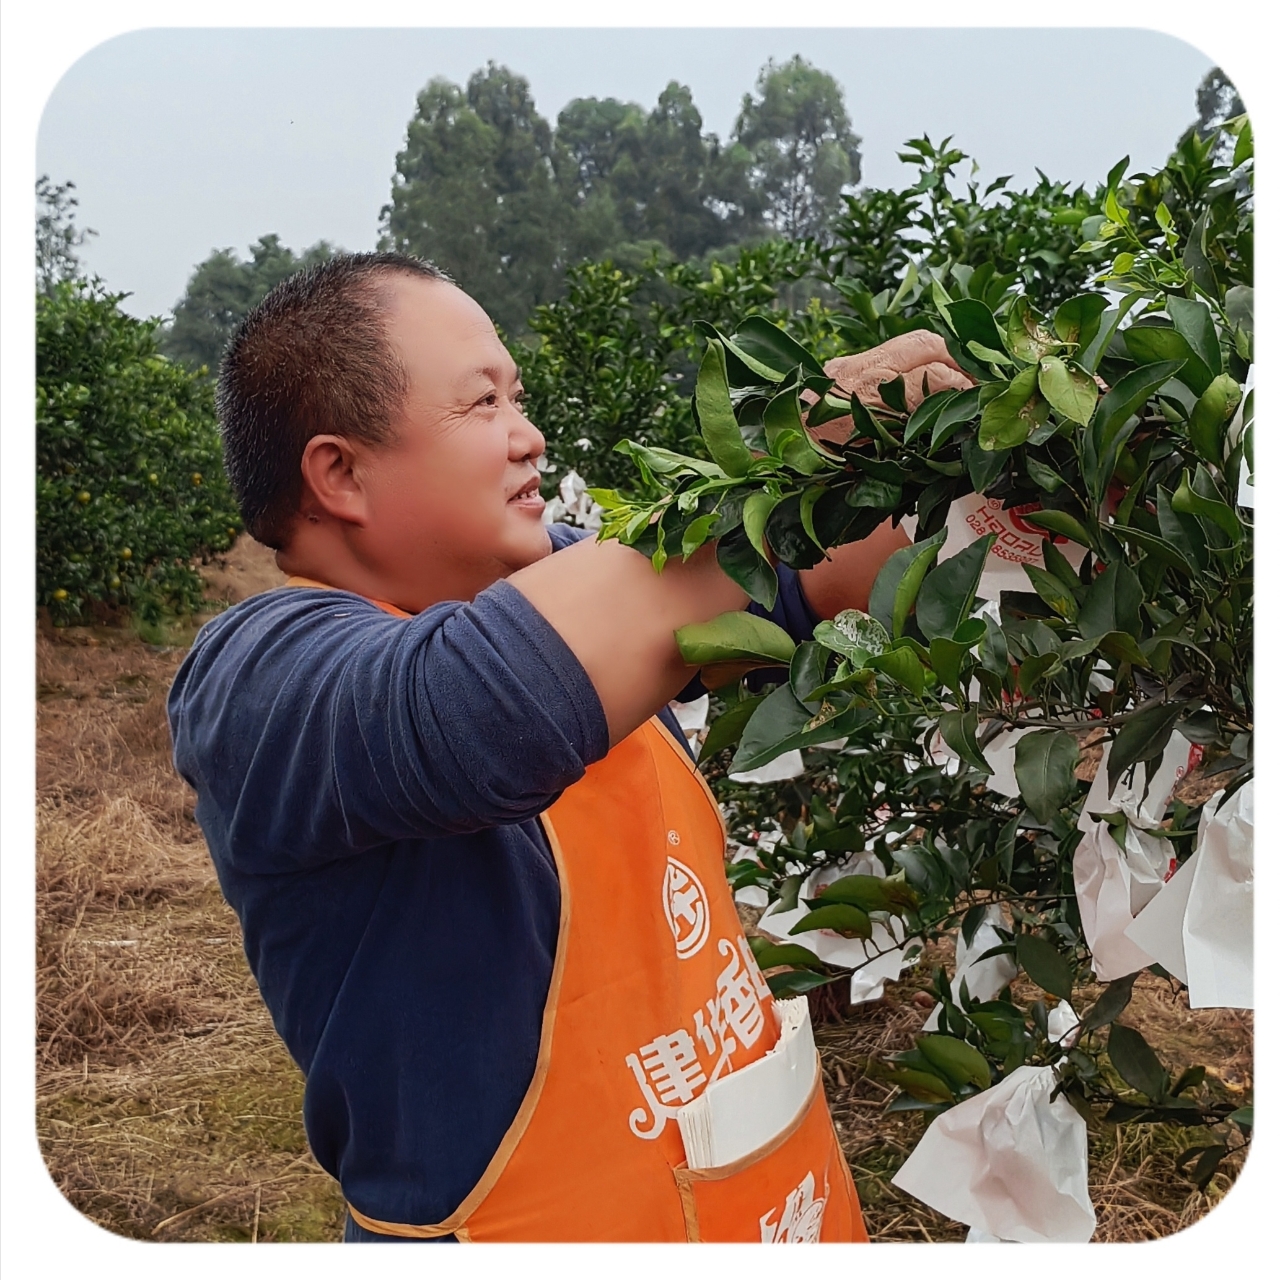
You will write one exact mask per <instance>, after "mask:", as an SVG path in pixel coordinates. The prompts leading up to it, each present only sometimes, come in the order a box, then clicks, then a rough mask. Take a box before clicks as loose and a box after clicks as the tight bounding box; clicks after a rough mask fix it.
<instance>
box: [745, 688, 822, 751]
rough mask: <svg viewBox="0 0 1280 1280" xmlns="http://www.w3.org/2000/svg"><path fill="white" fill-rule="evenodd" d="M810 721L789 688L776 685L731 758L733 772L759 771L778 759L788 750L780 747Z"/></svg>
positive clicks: (801, 731)
mask: <svg viewBox="0 0 1280 1280" xmlns="http://www.w3.org/2000/svg"><path fill="white" fill-rule="evenodd" d="M812 719H813V712H812V711H810V710H809V708H808V707H806V706H805V705H804V703H803V702H801V701H800V700H799V699H798V698H797V697H796V695H795V694H794V693H792V692H791V686H790V685H789V684H784V685H779V687H778V688H776V689H775V690H774V691H773V692H772V693H770V694H769V695H768V696H767V697H766V698H765V699H764V700H763V702H761V704H760V705H759V706H758V707H757V708H756V709H755V714H754V715H752V717H751V719H750V720H749V721H748V722H747V725H746V728H745V730H744V731H743V734H742V741H741V742H740V743H739V745H738V750H737V753H736V754H735V755H734V757H733V765H732V769H733V771H734V772H735V773H739V772H742V771H744V770H747V769H754V768H758V767H759V766H760V765H761V764H766V763H768V761H770V760H772V759H774V758H775V757H776V756H779V755H781V754H782V751H783V750H786V749H787V748H785V747H782V746H781V744H782V743H784V742H785V741H787V740H788V739H789V738H791V737H792V736H793V735H796V734H800V733H803V732H804V727H805V725H807V724H808V723H809V721H810V720H812ZM775 748H777V749H775Z"/></svg>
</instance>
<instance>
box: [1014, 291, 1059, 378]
mask: <svg viewBox="0 0 1280 1280" xmlns="http://www.w3.org/2000/svg"><path fill="white" fill-rule="evenodd" d="M1006 334H1007V338H1008V341H1007V343H1006V345H1007V346H1008V348H1009V350H1010V351H1011V352H1013V354H1014V355H1015V356H1017V357H1018V359H1020V360H1027V361H1030V362H1031V363H1032V364H1034V363H1035V362H1036V361H1037V360H1039V359H1040V358H1041V357H1042V356H1047V355H1050V354H1051V353H1053V352H1055V351H1061V350H1062V344H1061V343H1060V342H1059V341H1058V340H1057V338H1056V336H1055V335H1054V334H1053V333H1052V332H1051V331H1050V330H1049V329H1046V328H1045V318H1044V316H1042V315H1040V313H1039V312H1038V311H1036V310H1035V309H1034V308H1033V307H1032V305H1031V302H1030V299H1028V298H1027V296H1026V294H1022V295H1021V296H1019V297H1018V298H1016V299H1015V300H1014V304H1013V307H1012V308H1011V310H1010V312H1009V323H1008V325H1007V327H1006Z"/></svg>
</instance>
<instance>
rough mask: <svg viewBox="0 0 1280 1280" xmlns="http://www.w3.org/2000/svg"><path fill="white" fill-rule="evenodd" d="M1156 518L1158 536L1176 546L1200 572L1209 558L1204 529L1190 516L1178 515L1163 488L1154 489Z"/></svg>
mask: <svg viewBox="0 0 1280 1280" xmlns="http://www.w3.org/2000/svg"><path fill="white" fill-rule="evenodd" d="M1156 520H1157V523H1158V524H1159V527H1160V536H1161V537H1162V538H1163V539H1164V540H1165V541H1166V542H1167V543H1168V544H1169V545H1170V546H1171V547H1174V548H1176V550H1177V551H1178V553H1179V554H1180V555H1181V556H1182V557H1183V558H1184V559H1185V560H1186V561H1187V563H1188V564H1190V565H1193V566H1194V567H1195V569H1196V570H1197V572H1202V571H1203V570H1204V568H1205V566H1206V564H1207V563H1208V559H1209V552H1208V548H1207V547H1206V545H1205V538H1204V530H1203V529H1201V527H1200V525H1199V524H1198V523H1197V522H1196V521H1195V520H1194V519H1192V518H1191V517H1190V516H1183V515H1179V514H1178V512H1176V511H1174V509H1173V504H1172V503H1171V502H1170V499H1169V493H1168V491H1167V490H1165V489H1159V488H1158V489H1157V490H1156Z"/></svg>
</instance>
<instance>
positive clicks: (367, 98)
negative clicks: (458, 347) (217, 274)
mask: <svg viewBox="0 0 1280 1280" xmlns="http://www.w3.org/2000/svg"><path fill="white" fill-rule="evenodd" d="M796 53H799V54H801V55H802V56H804V57H805V58H807V59H808V60H809V61H811V62H812V63H814V64H815V65H816V66H818V67H820V68H822V69H823V70H825V71H828V72H830V73H831V74H832V75H834V76H835V77H836V78H837V79H838V80H839V81H840V82H841V84H842V85H843V86H844V90H845V100H846V104H847V107H848V111H849V116H850V119H851V121H852V124H853V128H854V130H855V131H856V132H857V133H859V134H860V135H861V136H862V138H863V146H862V151H863V181H864V183H866V184H868V185H872V186H901V185H904V184H905V182H906V181H908V180H909V178H910V174H911V173H912V172H913V171H909V170H908V169H907V168H906V167H905V166H904V165H902V164H901V163H900V162H899V161H898V159H897V156H896V153H897V150H898V149H899V148H900V147H901V145H902V143H903V142H905V141H906V139H908V138H910V137H914V136H917V135H918V134H919V133H921V132H928V133H929V135H930V136H931V137H932V138H934V140H935V141H939V140H941V138H942V137H944V136H945V135H947V134H951V135H954V140H955V145H957V146H959V147H961V148H962V149H964V150H965V151H967V152H969V153H970V154H971V155H974V156H975V157H976V158H977V159H978V160H979V162H980V164H981V170H980V175H979V176H980V177H981V178H982V179H983V180H990V179H992V178H995V177H996V176H998V175H1001V174H1005V173H1011V174H1013V176H1014V179H1015V183H1016V184H1017V185H1029V184H1031V183H1033V182H1034V181H1035V176H1036V175H1035V169H1036V167H1037V166H1039V167H1040V168H1041V169H1043V170H1044V171H1045V172H1046V173H1047V174H1048V175H1049V176H1050V177H1051V178H1055V179H1063V180H1066V181H1070V182H1072V183H1076V182H1087V183H1094V182H1097V181H1098V180H1100V179H1101V178H1103V177H1104V176H1105V174H1106V172H1107V170H1108V169H1109V168H1110V167H1111V165H1112V164H1114V163H1115V161H1116V160H1118V159H1119V158H1120V157H1121V156H1123V155H1126V154H1128V155H1129V156H1130V157H1131V158H1132V162H1133V166H1134V167H1135V168H1149V167H1152V166H1156V165H1159V164H1160V163H1161V162H1162V161H1163V159H1164V158H1165V156H1166V155H1167V154H1168V152H1169V150H1170V148H1171V147H1172V145H1173V143H1174V142H1175V140H1176V139H1177V136H1178V134H1179V133H1181V131H1182V130H1183V129H1184V128H1185V127H1186V126H1187V125H1188V124H1190V123H1191V121H1192V120H1193V119H1194V117H1195V89H1196V86H1197V85H1198V83H1199V81H1200V79H1201V77H1202V76H1203V75H1204V73H1205V72H1206V71H1207V70H1208V69H1209V68H1210V66H1211V65H1212V64H1211V62H1210V60H1209V59H1208V58H1207V57H1206V56H1205V55H1203V54H1202V53H1200V52H1199V50H1197V49H1195V48H1194V47H1192V46H1191V45H1188V44H1186V43H1184V42H1182V41H1180V40H1178V39H1176V38H1174V37H1172V36H1167V35H1162V34H1158V33H1155V32H1151V31H1142V30H1129V31H1116V30H1107V31H1102V30H1097V31H1089V30H1043V29H1039V30H1010V29H1006V30H995V31H982V30H972V29H961V30H942V29H912V30H883V29H880V30H857V29H845V30H828V31H821V30H797V31H787V30H776V31H769V30H759V29H754V30H701V31H697V30H679V31H674V30H661V29H657V30H655V29H647V30H631V31H627V30H581V29H579V30H574V29H561V30H554V29H550V30H549V29H541V30H524V31H522V30H501V29H496V30H495V29H487V30H429V29H412V30H385V29H384V30H320V29H311V30H308V29H298V30H284V29H281V30H261V29H254V30H248V29H231V30H191V29H186V30H150V31H142V32H134V33H130V34H128V35H123V36H119V37H117V38H115V39H114V40H110V41H108V42H106V43H105V44H102V45H99V46H98V47H97V48H96V49H94V50H92V51H91V52H90V53H88V54H87V55H85V57H83V58H82V59H81V60H80V61H79V62H78V63H76V64H75V66H73V67H72V68H71V69H70V70H69V71H68V72H67V74H66V75H65V76H64V78H63V79H62V81H61V82H60V83H59V85H58V87H57V88H56V90H55V91H54V94H53V96H52V98H51V99H50V101H49V104H48V106H47V107H46V109H45V113H44V117H43V120H42V122H41V128H40V136H39V147H38V172H41V173H48V174H49V176H50V177H51V178H52V179H53V180H54V181H55V182H62V181H66V180H67V179H71V180H73V181H74V182H75V183H76V186H77V189H78V195H79V197H80V211H79V221H80V223H81V225H83V226H88V227H93V228H95V229H96V230H97V231H98V233H99V234H98V236H97V237H96V238H95V239H93V240H91V241H90V242H89V244H88V245H87V246H86V248H85V249H84V251H83V257H84V260H85V262H86V263H87V265H88V267H89V269H90V270H91V271H96V272H97V273H99V274H100V275H102V276H103V277H104V279H105V280H106V281H107V283H108V284H109V285H110V286H111V287H112V288H113V289H115V290H128V291H130V292H131V293H132V295H133V296H132V297H131V298H130V299H129V300H128V301H127V302H126V304H125V305H126V307H127V308H128V309H129V310H131V311H133V312H135V313H136V314H139V315H145V314H163V313H168V312H170V310H171V309H172V307H173V305H174V303H175V302H176V301H177V300H178V299H179V298H180V297H181V295H182V292H183V289H184V288H185V285H186V281H187V279H188V277H189V276H190V274H191V271H192V269H193V267H194V266H195V264H196V263H197V262H199V261H200V260H201V259H203V258H205V257H206V256H208V254H209V253H210V252H211V251H212V250H213V249H215V248H223V247H231V248H235V249H236V250H237V251H238V252H239V253H240V254H241V256H245V255H246V252H247V247H248V245H249V244H250V243H251V242H252V241H254V240H256V239H257V238H258V237H259V236H261V235H264V234H266V233H268V232H273V231H274V232H276V233H278V234H279V235H280V237H281V238H282V240H283V241H284V243H285V244H287V245H289V246H291V247H292V248H294V249H301V248H304V247H305V246H307V245H309V244H312V243H314V242H315V241H316V240H319V239H327V240H330V241H332V242H334V243H336V244H338V245H340V246H342V247H343V248H346V249H352V250H358V249H370V248H373V247H374V243H375V241H376V239H377V234H378V213H379V210H380V208H381V207H382V205H383V204H384V203H386V201H387V199H388V197H389V193H390V185H391V175H392V173H393V172H394V169H395V156H396V152H397V151H398V150H399V149H400V147H401V146H402V145H403V141H404V136H405V128H406V125H407V122H408V120H409V118H410V116H411V115H412V112H413V109H414V100H415V95H416V94H417V92H418V90H419V89H420V88H422V87H423V86H424V85H425V84H426V83H427V81H428V80H430V79H431V78H432V77H433V76H436V75H443V76H446V77H448V78H449V79H451V80H453V81H455V82H456V83H459V84H462V83H465V81H466V79H467V77H468V76H469V75H470V74H471V72H472V71H474V70H476V69H477V68H479V67H481V66H483V65H484V63H486V62H487V61H489V60H493V61H495V62H498V63H502V64H505V65H507V66H509V67H510V68H511V69H512V70H513V71H516V72H518V73H519V74H521V75H523V76H525V77H526V78H527V79H528V80H529V82H530V85H531V87H532V92H533V95H534V98H535V100H536V102H537V105H538V109H539V111H540V112H541V113H542V114H543V116H545V117H546V118H547V119H548V120H550V121H551V122H552V123H554V120H555V117H556V114H557V113H558V112H559V111H560V109H561V108H562V107H563V106H564V105H565V104H566V103H567V102H569V101H570V100H571V99H573V98H576V97H591V96H594V97H616V98H623V99H626V100H630V101H635V102H639V103H641V104H642V105H644V106H646V107H652V105H653V104H654V102H655V101H656V99H657V95H658V93H659V92H660V91H661V89H662V88H663V87H664V86H665V85H666V83H667V82H668V81H669V80H672V79H675V80H679V81H681V82H682V83H685V84H688V85H689V86H690V87H691V88H692V90H693V96H694V101H695V102H696V103H697V105H698V107H699V109H700V110H701V112H702V115H703V120H704V127H705V128H707V129H709V130H711V131H714V132H715V133H718V134H719V135H720V136H721V137H722V138H724V137H726V136H727V135H728V134H729V132H730V130H731V129H732V126H733V121H734V117H735V115H736V114H737V110H738V107H739V104H740V102H741V99H742V95H743V94H744V93H745V92H747V91H748V90H749V89H750V88H751V87H752V85H753V84H754V81H755V78H756V75H757V73H758V72H759V69H760V67H761V66H762V64H763V63H764V62H765V61H766V60H767V59H768V58H770V57H773V58H775V59H778V60H785V59H786V58H789V57H791V56H792V55H793V54H796ZM1144 67H1147V68H1158V71H1156V72H1152V73H1149V74H1148V73H1146V72H1144V71H1142V70H1141V69H1142V68H1144ZM1135 73H1136V74H1137V75H1138V76H1139V82H1138V83H1139V85H1140V89H1139V91H1137V92H1135V91H1134V79H1133V77H1134V75H1135Z"/></svg>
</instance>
